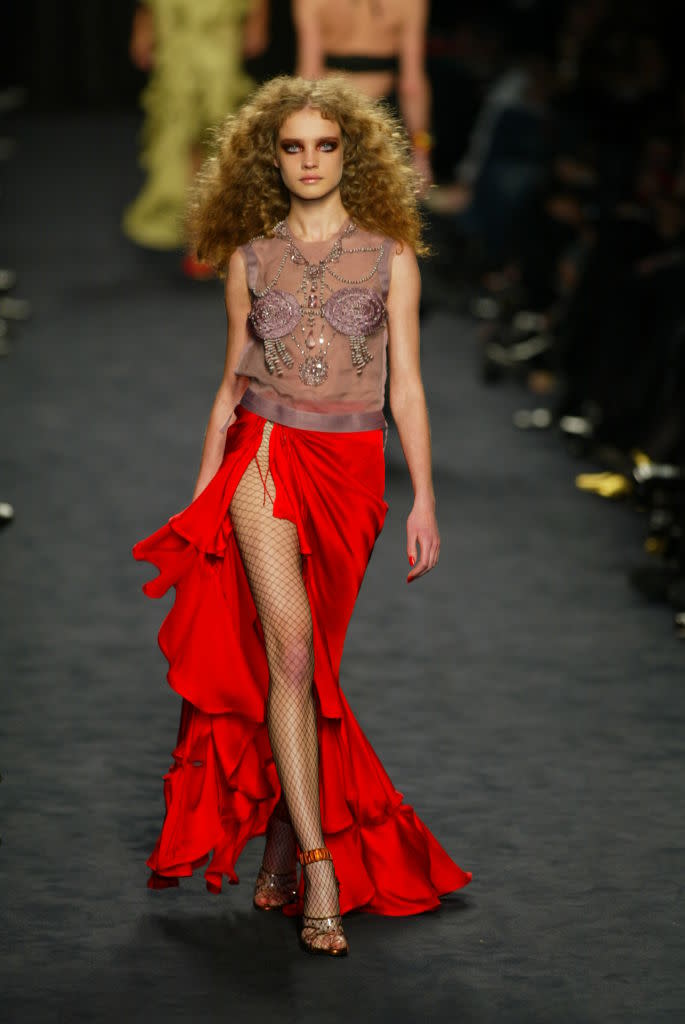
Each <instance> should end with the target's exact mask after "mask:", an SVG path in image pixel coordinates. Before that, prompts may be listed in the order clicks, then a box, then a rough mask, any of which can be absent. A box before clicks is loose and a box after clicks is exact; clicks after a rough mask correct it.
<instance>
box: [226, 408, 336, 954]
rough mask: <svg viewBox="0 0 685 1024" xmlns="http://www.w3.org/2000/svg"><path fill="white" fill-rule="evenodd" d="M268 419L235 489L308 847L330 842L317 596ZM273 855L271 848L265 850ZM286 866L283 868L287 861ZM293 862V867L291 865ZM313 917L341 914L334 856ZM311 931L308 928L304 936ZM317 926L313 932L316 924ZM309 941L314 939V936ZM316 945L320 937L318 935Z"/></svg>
mask: <svg viewBox="0 0 685 1024" xmlns="http://www.w3.org/2000/svg"><path fill="white" fill-rule="evenodd" d="M272 428H273V424H272V423H270V422H269V421H267V422H266V423H265V425H264V434H263V436H262V441H261V444H260V446H259V450H258V452H257V454H256V456H255V458H254V459H253V460H252V461H251V462H250V464H249V465H248V467H247V469H246V470H245V472H244V474H243V476H242V479H241V480H240V483H239V484H238V486H237V487H236V489H235V493H234V495H233V499H232V501H231V506H230V514H231V521H232V523H233V530H234V534H235V538H236V542H237V544H238V549H239V551H240V555H241V558H242V561H243V565H244V567H245V573H246V575H247V579H248V583H249V585H250V590H251V592H252V597H253V599H254V602H255V606H256V608H257V614H258V615H259V619H260V622H261V624H262V630H263V633H264V642H265V647H266V657H267V661H268V663H269V696H268V700H267V727H268V730H269V741H270V743H271V749H272V751H273V755H274V761H275V764H276V769H277V771H278V776H279V779H280V782H281V789H282V792H283V797H284V799H285V803H286V805H287V809H288V813H289V815H290V820H291V822H292V825H293V828H294V830H295V835H296V837H297V842H298V843H299V846H300V849H301V850H312V849H316V848H317V847H321V846H323V845H324V839H323V832H322V830H321V810H320V803H319V748H318V737H317V730H316V707H315V704H314V693H313V687H312V681H313V675H314V649H313V642H312V617H311V610H310V607H309V599H308V597H307V592H306V590H305V586H304V582H303V580H302V557H301V554H300V546H299V540H298V536H297V529H296V527H295V526H294V524H293V523H291V522H290V521H288V520H286V519H276V518H275V517H274V515H273V502H274V499H275V487H274V482H273V477H271V475H270V470H269V439H270V437H271V430H272ZM273 831H274V846H273V848H272V849H270V850H269V864H268V868H269V870H272V871H275V870H277V868H276V867H275V866H273V862H272V861H271V854H272V853H273V855H274V858H275V860H278V859H279V854H280V853H283V852H284V850H283V849H282V848H281V844H280V842H276V834H275V833H276V830H275V829H274V830H273ZM265 857H266V851H265ZM280 867H281V869H283V865H282V864H281V865H280ZM289 867H290V865H288V866H287V867H286V868H285V870H288V869H289ZM305 871H306V881H307V886H306V892H305V902H304V913H305V916H306V917H315V918H324V917H326V918H327V917H335V915H337V914H338V912H339V905H338V888H337V882H336V879H335V872H334V869H333V864H332V862H331V861H321V862H318V863H316V864H312V865H309V866H308V867H307V868H306V869H305ZM307 931H308V929H307V928H306V927H305V928H304V929H303V937H305V936H304V933H305V932H307ZM309 931H311V929H309ZM307 941H308V942H309V936H307ZM341 941H342V944H344V938H342V940H341V933H339V934H336V932H335V931H328V932H327V933H326V934H322V935H319V936H318V937H316V943H315V944H316V945H318V946H320V947H321V948H327V949H330V948H331V947H335V946H336V945H340V944H341ZM312 942H314V940H312Z"/></svg>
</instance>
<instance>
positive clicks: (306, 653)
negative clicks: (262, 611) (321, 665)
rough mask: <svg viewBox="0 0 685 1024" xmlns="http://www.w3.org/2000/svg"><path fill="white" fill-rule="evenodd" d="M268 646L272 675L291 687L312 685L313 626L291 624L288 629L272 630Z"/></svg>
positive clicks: (304, 687)
mask: <svg viewBox="0 0 685 1024" xmlns="http://www.w3.org/2000/svg"><path fill="white" fill-rule="evenodd" d="M267 646H268V649H269V655H270V656H269V662H270V667H271V675H272V677H277V678H278V679H279V680H280V681H281V682H282V684H284V685H287V686H288V687H290V688H297V689H308V688H309V687H310V686H311V680H312V669H313V661H314V659H313V653H312V631H311V627H309V626H308V625H307V626H305V625H303V626H302V627H300V628H297V627H293V626H292V624H291V625H290V628H288V629H287V630H276V631H272V634H271V636H270V637H269V642H268V644H267Z"/></svg>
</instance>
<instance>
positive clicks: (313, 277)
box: [254, 220, 383, 387]
mask: <svg viewBox="0 0 685 1024" xmlns="http://www.w3.org/2000/svg"><path fill="white" fill-rule="evenodd" d="M354 231H356V225H355V224H354V223H353V222H352V221H350V223H349V224H348V225H347V227H346V228H345V229H344V230H343V231H342V232H341V233H340V234H339V235H338V237H337V238H336V239H335V241H334V242H333V244H332V246H331V248H330V250H329V252H328V254H327V255H326V256H325V257H324V258H323V259H322V260H319V261H317V262H314V263H312V262H310V261H309V260H308V259H307V258H306V256H304V255H303V253H302V252H301V250H300V249H299V248H298V246H297V243H296V242H295V239H294V238H293V236H292V234H291V233H290V229H289V227H288V224H287V222H286V221H285V220H282V221H280V223H279V224H277V225H276V227H275V228H274V235H276V236H277V237H279V238H283V239H284V240H285V241H286V242H287V245H286V248H285V251H284V253H283V256H282V258H281V260H280V263H279V265H278V268H277V270H276V274H275V275H274V278H273V280H272V281H270V282H269V284H268V285H267V286H266V287H265V288H264V289H262V290H261V291H255V292H254V294H255V296H256V297H257V298H263V297H264V296H265V295H267V294H268V292H270V291H271V290H272V289H274V288H275V287H276V285H277V284H278V281H279V279H280V277H281V274H282V273H283V268H284V267H285V265H286V263H287V261H288V260H290V261H291V262H292V263H295V264H297V265H299V266H302V267H303V271H302V280H301V282H300V285H299V287H298V289H297V299H298V302H299V306H300V310H301V313H302V318H301V321H300V324H299V330H297V328H296V329H295V330H294V331H293V333H292V334H291V338H292V340H293V341H294V343H295V346H296V347H297V349H298V351H299V353H300V355H301V357H302V361H301V362H300V364H299V366H298V375H299V377H300V380H301V381H302V383H303V384H307V385H309V386H310V387H318V386H319V385H320V384H323V383H324V381H325V380H327V379H328V360H327V358H326V356H327V353H328V349H329V347H330V344H331V341H332V337H331V338H330V339H329V340H328V341H327V340H326V338H325V336H324V323H325V317H324V313H323V308H324V305H325V303H326V300H327V299H328V298H329V297H330V296H331V295H332V294H333V292H334V289H333V288H331V286H330V285H329V284H328V282H327V281H326V274H330V275H331V277H333V278H334V279H335V280H336V281H339V282H340V283H341V284H343V285H351V286H355V285H361V284H364V283H365V282H366V281H370V280H371V278H372V277H373V276H374V274H375V273H376V272H377V271H378V268H379V266H380V262H381V259H382V257H383V246H382V245H377V246H357V247H355V248H352V249H343V239H344V238H347V237H348V235H351V234H352V233H353V232H354ZM343 252H345V253H350V254H354V253H375V254H376V259H375V261H374V264H373V266H372V267H371V269H370V270H369V271H368V272H367V273H366V274H364V275H362V276H361V277H359V278H357V279H355V280H352V279H351V278H347V277H344V276H343V275H342V274H340V273H339V272H338V271H337V270H336V269H335V268H334V265H335V264H336V263H338V262H339V260H340V257H341V256H342V254H343ZM334 333H336V332H335V331H334ZM349 341H350V350H351V356H352V362H353V365H354V367H355V369H356V370H357V373H361V371H362V370H363V368H364V366H365V365H366V363H368V362H369V361H370V360H371V359H372V355H371V353H370V352H369V351H368V349H367V347H366V344H365V339H364V338H363V337H361V336H359V337H358V336H356V335H355V336H351V337H350V339H349ZM271 344H272V346H273V345H276V346H277V352H276V353H272V355H278V357H280V359H281V360H282V361H283V363H284V364H285V365H286V366H288V367H290V366H292V365H293V360H292V357H291V356H290V353H289V352H288V351H287V349H286V348H285V346H284V345H283V343H282V339H280V344H279V343H278V342H272V343H271ZM268 354H269V353H267V355H268Z"/></svg>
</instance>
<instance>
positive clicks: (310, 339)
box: [305, 331, 316, 348]
mask: <svg viewBox="0 0 685 1024" xmlns="http://www.w3.org/2000/svg"><path fill="white" fill-rule="evenodd" d="M305 345H306V346H307V348H314V346H315V345H316V342H315V341H314V335H313V334H312V332H311V331H310V332H309V334H308V335H307V340H306V341H305Z"/></svg>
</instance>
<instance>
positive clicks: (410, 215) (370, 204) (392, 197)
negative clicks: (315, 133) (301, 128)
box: [188, 75, 428, 274]
mask: <svg viewBox="0 0 685 1024" xmlns="http://www.w3.org/2000/svg"><path fill="white" fill-rule="evenodd" d="M305 107H309V108H312V109H314V110H318V111H319V112H320V113H321V115H322V117H325V118H326V119H327V120H331V121H335V122H336V123H337V124H338V125H339V126H340V130H341V134H342V140H343V174H342V180H341V182H340V196H341V199H342V203H343V206H344V207H345V209H346V211H347V213H348V214H349V216H350V217H351V219H352V220H353V221H354V222H355V223H356V224H358V225H359V227H361V228H366V229H367V230H368V231H375V232H378V233H379V234H382V235H386V236H388V237H390V238H394V239H396V240H397V241H398V242H403V243H406V244H407V245H409V246H410V247H411V248H412V249H413V250H414V251H415V252H416V253H417V255H420V256H421V255H425V254H427V252H428V248H427V246H426V244H425V243H424V241H423V239H422V224H421V216H420V213H419V207H418V201H417V192H418V186H419V179H418V176H417V174H416V172H415V171H414V169H413V167H412V165H411V159H410V148H409V144H408V140H407V136H406V132H405V131H404V128H403V126H402V124H401V122H400V121H399V119H398V118H397V117H394V116H393V115H392V114H391V113H390V111H389V110H388V108H387V107H385V106H384V105H383V104H382V103H381V102H378V101H375V100H372V99H369V98H368V97H367V96H365V95H363V94H362V93H360V92H359V91H358V90H357V89H356V88H355V87H354V86H352V85H350V83H349V82H347V81H346V80H345V79H344V78H325V79H320V80H318V81H313V82H312V81H308V80H306V79H304V78H290V77H288V76H286V75H281V76H279V77H278V78H273V79H272V80H271V81H269V82H266V84H264V85H263V86H261V88H259V89H257V91H256V92H254V93H253V94H252V96H251V97H250V98H249V99H248V101H247V102H246V103H245V104H244V105H243V106H242V107H241V108H240V110H239V111H238V113H236V114H231V115H229V116H228V117H227V118H226V119H225V120H224V122H223V123H222V124H221V125H220V126H219V128H218V129H217V130H216V132H215V138H214V143H215V146H214V148H215V152H214V155H213V156H210V157H209V158H208V159H207V160H206V161H205V163H204V165H203V167H202V169H201V171H200V173H199V174H198V176H197V179H196V184H195V187H194V190H193V193H192V195H191V200H190V204H189V208H188V233H189V236H190V241H191V243H192V245H193V246H194V248H195V250H196V252H197V254H198V257H199V258H200V259H202V260H205V261H206V262H207V263H210V264H212V266H214V267H215V269H216V270H217V272H218V273H220V274H225V273H226V269H227V266H228V261H229V259H230V257H231V254H232V253H233V251H234V250H235V249H237V248H238V246H240V245H244V244H245V243H246V242H248V241H249V240H250V239H251V238H254V237H255V236H257V235H267V236H269V235H270V234H271V233H272V232H273V228H274V227H275V225H276V224H277V223H278V222H279V221H280V220H282V219H283V218H284V217H285V216H286V214H287V213H288V209H289V205H290V203H289V194H288V192H287V190H286V188H285V186H284V184H283V182H282V180H281V175H280V171H279V169H278V168H277V167H275V166H274V156H275V154H276V143H277V141H278V133H279V130H280V128H281V126H282V124H283V122H284V121H285V120H286V119H287V118H288V117H290V115H291V114H294V113H296V112H297V111H299V110H303V109H304V108H305Z"/></svg>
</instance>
